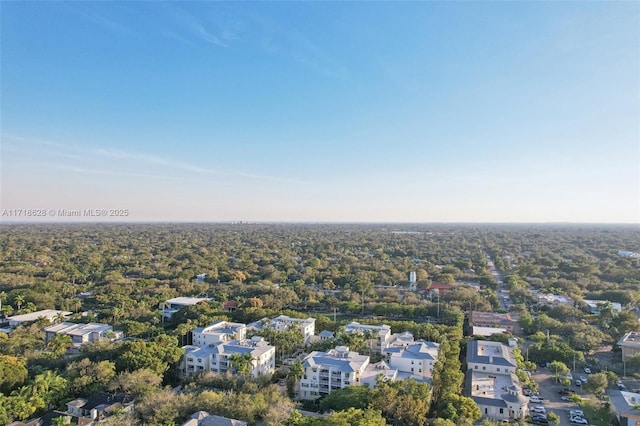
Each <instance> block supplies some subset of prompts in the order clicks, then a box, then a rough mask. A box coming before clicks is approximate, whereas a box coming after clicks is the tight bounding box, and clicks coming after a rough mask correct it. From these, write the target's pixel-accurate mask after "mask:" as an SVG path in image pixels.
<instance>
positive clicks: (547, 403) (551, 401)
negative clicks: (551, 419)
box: [530, 368, 583, 426]
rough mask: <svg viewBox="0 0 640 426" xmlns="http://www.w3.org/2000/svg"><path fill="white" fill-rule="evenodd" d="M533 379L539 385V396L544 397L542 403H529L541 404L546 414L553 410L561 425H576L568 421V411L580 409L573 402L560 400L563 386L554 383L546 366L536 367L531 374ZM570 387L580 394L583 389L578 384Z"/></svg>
mask: <svg viewBox="0 0 640 426" xmlns="http://www.w3.org/2000/svg"><path fill="white" fill-rule="evenodd" d="M578 374H579V373H578ZM533 378H534V380H535V381H536V382H537V383H538V384H539V385H540V389H539V392H540V397H541V398H543V399H544V403H543V404H530V405H543V406H544V408H545V409H546V412H547V414H548V413H549V412H554V413H556V414H557V415H558V417H560V423H559V424H560V425H561V426H576V424H575V423H571V422H570V421H569V411H570V410H575V409H580V407H578V406H576V404H575V403H573V402H566V401H561V400H560V397H561V395H560V393H559V392H560V390H561V389H562V388H563V387H564V386H562V385H561V384H559V383H556V382H555V381H554V379H553V376H552V375H551V373H550V372H549V370H548V369H547V368H538V371H537V372H536V373H534V374H533ZM570 388H571V389H572V390H574V391H576V393H577V394H579V395H582V394H583V390H582V387H580V386H575V385H571V386H570Z"/></svg>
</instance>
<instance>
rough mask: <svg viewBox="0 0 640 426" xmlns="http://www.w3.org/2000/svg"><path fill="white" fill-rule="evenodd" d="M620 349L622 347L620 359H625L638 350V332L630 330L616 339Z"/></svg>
mask: <svg viewBox="0 0 640 426" xmlns="http://www.w3.org/2000/svg"><path fill="white" fill-rule="evenodd" d="M618 345H619V346H620V349H622V361H626V360H627V358H628V357H630V356H632V355H635V354H637V353H639V352H640V333H639V332H637V331H631V332H629V333H627V334H625V335H624V336H622V338H621V339H620V340H619V341H618Z"/></svg>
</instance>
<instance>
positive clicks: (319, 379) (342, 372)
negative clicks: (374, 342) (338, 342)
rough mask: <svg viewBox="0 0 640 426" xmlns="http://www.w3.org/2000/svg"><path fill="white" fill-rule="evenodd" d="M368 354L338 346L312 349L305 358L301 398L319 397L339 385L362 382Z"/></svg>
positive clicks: (359, 383) (342, 386)
mask: <svg viewBox="0 0 640 426" xmlns="http://www.w3.org/2000/svg"><path fill="white" fill-rule="evenodd" d="M368 365H369V357H368V356H365V355H360V354H358V353H357V352H353V351H349V348H348V347H346V346H338V347H336V348H335V349H331V350H330V351H328V352H319V351H313V352H311V353H310V354H309V355H307V356H306V357H305V358H304V361H303V367H304V375H303V376H302V378H301V379H300V398H301V399H309V400H311V399H317V398H319V397H320V396H322V395H328V394H330V393H331V392H332V391H334V390H336V389H343V388H345V387H347V386H360V385H361V380H362V377H363V375H364V373H365V370H366V368H367V366H368Z"/></svg>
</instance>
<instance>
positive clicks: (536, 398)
mask: <svg viewBox="0 0 640 426" xmlns="http://www.w3.org/2000/svg"><path fill="white" fill-rule="evenodd" d="M529 401H530V402H535V403H536V404H542V403H543V402H544V399H542V398H540V397H539V396H535V395H534V396H532V397H531V398H529Z"/></svg>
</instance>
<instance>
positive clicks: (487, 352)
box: [465, 340, 529, 421]
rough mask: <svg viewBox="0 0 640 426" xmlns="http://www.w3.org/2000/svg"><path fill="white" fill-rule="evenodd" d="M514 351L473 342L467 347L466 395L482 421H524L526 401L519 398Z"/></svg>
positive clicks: (497, 343)
mask: <svg viewBox="0 0 640 426" xmlns="http://www.w3.org/2000/svg"><path fill="white" fill-rule="evenodd" d="M516 369H517V363H516V361H515V359H514V357H513V348H511V347H509V346H506V345H503V344H502V343H499V342H491V341H485V340H472V341H470V342H469V344H468V345H467V375H466V383H465V392H466V393H467V394H468V395H469V396H470V397H471V398H472V399H473V400H474V401H475V402H476V404H478V407H479V408H480V411H481V413H482V415H483V417H485V418H489V419H494V420H500V421H502V420H507V421H510V420H514V419H521V418H524V417H525V416H526V415H527V414H528V412H529V409H528V403H529V398H527V397H526V396H524V395H523V394H522V388H521V387H520V381H519V380H518V377H517V376H516V374H515V372H516Z"/></svg>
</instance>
